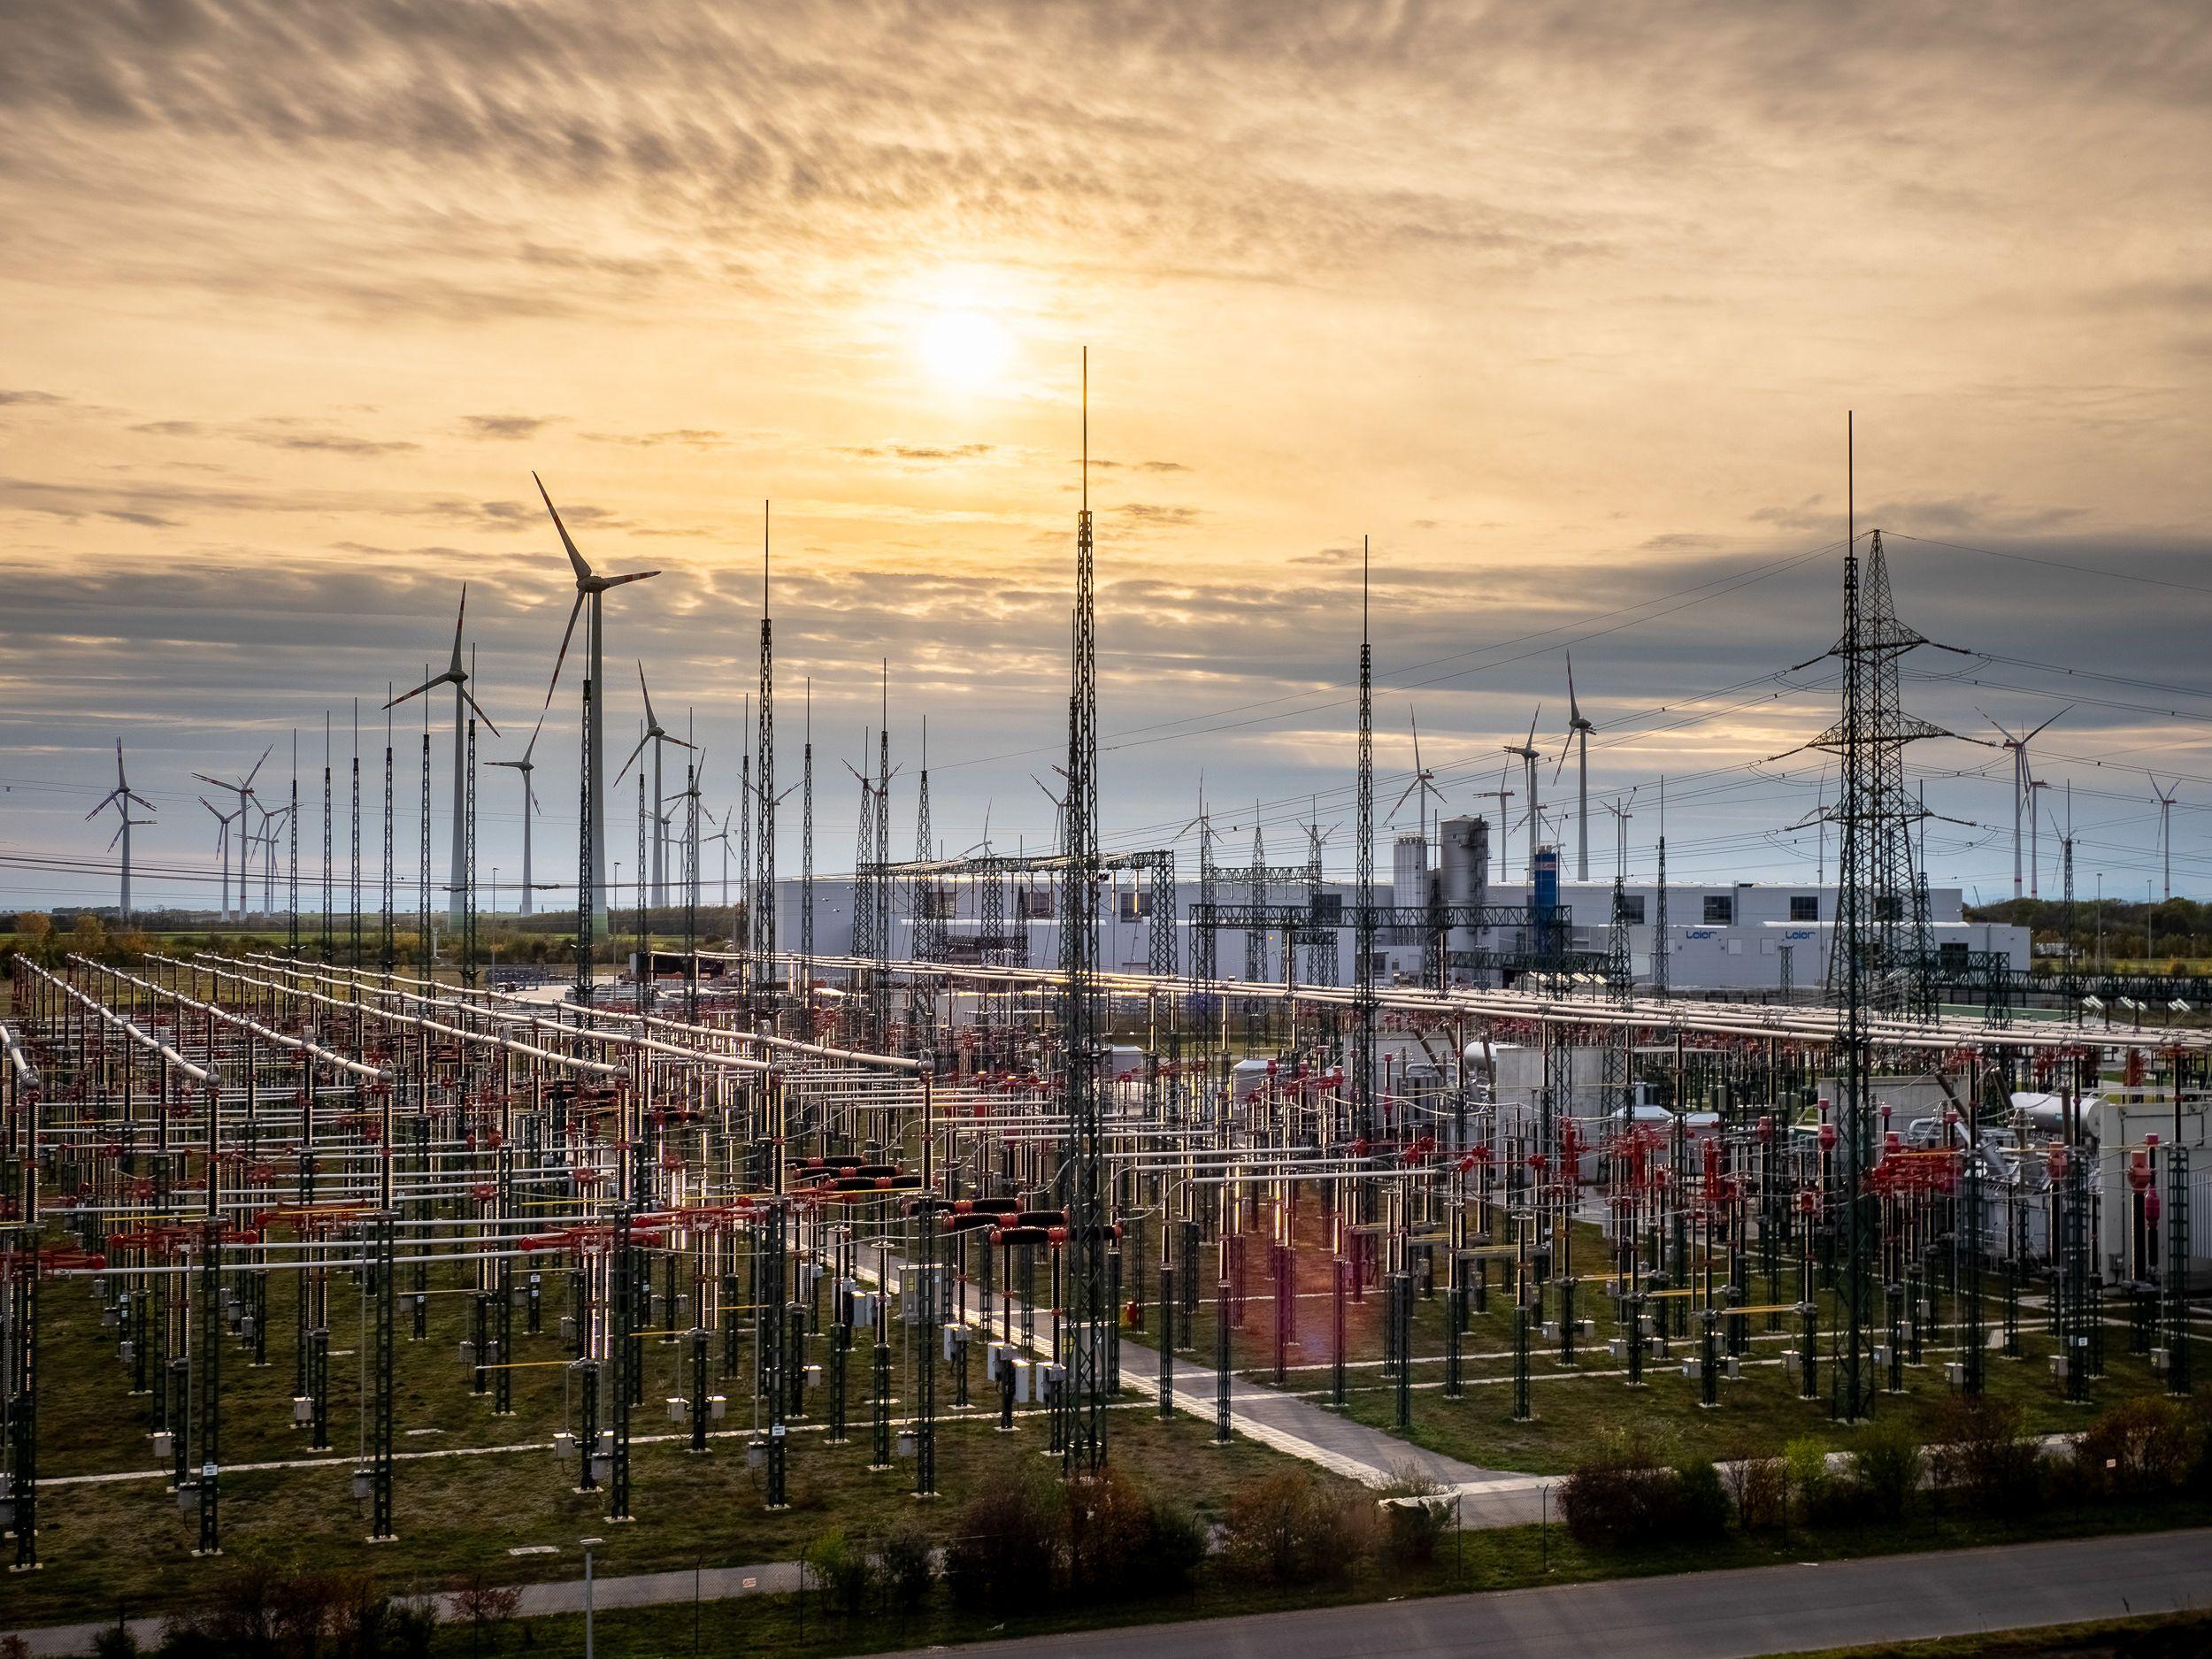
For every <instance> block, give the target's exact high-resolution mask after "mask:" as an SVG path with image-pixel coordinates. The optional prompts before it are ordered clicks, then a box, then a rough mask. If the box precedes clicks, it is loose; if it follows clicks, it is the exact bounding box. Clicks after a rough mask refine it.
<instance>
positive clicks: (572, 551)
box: [530, 472, 591, 588]
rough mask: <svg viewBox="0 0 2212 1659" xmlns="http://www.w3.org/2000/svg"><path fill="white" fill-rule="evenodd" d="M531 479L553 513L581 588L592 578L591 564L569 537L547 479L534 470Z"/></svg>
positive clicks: (554, 525) (547, 508)
mask: <svg viewBox="0 0 2212 1659" xmlns="http://www.w3.org/2000/svg"><path fill="white" fill-rule="evenodd" d="M530 481H531V482H532V483H533V484H535V485H536V486H537V487H538V495H539V496H540V497H541V499H542V500H543V501H544V503H545V510H546V511H548V512H549V513H551V514H552V515H553V527H554V528H555V529H556V530H557V531H559V532H560V533H561V545H562V547H564V548H565V549H567V550H568V562H569V564H570V565H572V566H574V568H575V571H576V585H577V586H578V587H579V588H580V587H582V586H583V585H584V584H585V583H586V582H588V581H589V580H591V566H590V565H587V564H585V563H584V556H583V555H582V554H581V553H579V552H578V551H577V550H576V543H575V542H574V541H572V540H571V539H570V537H569V534H568V526H566V525H565V524H563V523H562V522H561V511H560V509H559V508H557V507H556V506H555V505H554V504H553V497H552V496H550V495H547V494H546V493H545V480H543V479H541V478H540V477H539V476H538V475H537V474H536V473H535V472H533V473H531V474H530Z"/></svg>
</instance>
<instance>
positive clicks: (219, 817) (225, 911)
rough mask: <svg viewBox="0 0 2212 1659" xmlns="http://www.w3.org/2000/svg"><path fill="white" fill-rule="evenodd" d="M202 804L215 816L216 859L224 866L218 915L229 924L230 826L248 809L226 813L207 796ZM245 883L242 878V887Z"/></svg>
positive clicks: (236, 809)
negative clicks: (220, 904)
mask: <svg viewBox="0 0 2212 1659" xmlns="http://www.w3.org/2000/svg"><path fill="white" fill-rule="evenodd" d="M192 775H193V776H194V777H198V776H199V774H198V773H197V772H195V773H193V774H192ZM200 804H201V805H202V806H204V807H205V808H206V809H207V810H209V811H210V812H212V813H213V814H214V815H215V858H216V862H217V863H219V864H221V865H222V866H223V908H222V909H221V910H219V912H217V913H218V914H219V916H221V918H223V920H225V921H228V920H230V826H231V820H232V819H234V818H241V817H243V816H244V814H245V810H246V809H245V808H244V807H242V806H241V807H234V808H233V809H231V810H229V811H227V812H226V811H224V810H222V809H221V808H220V807H219V806H217V805H216V804H215V803H214V802H212V801H211V800H209V799H208V798H207V797H206V796H205V795H202V796H201V797H200ZM243 882H244V878H243V877H241V878H240V883H241V885H243Z"/></svg>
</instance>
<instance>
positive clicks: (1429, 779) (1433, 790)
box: [1383, 710, 1444, 861]
mask: <svg viewBox="0 0 2212 1659" xmlns="http://www.w3.org/2000/svg"><path fill="white" fill-rule="evenodd" d="M1406 720H1407V723H1408V724H1409V725H1410V726H1412V727H1413V781H1412V782H1411V783H1409V784H1408V785H1406V788H1405V794H1404V795H1400V796H1399V797H1398V799H1397V801H1396V803H1394V805H1393V806H1392V807H1391V809H1390V810H1389V812H1388V814H1387V815H1386V816H1385V818H1383V822H1384V823H1385V824H1386V825H1389V824H1394V823H1396V822H1397V820H1398V811H1399V809H1400V808H1402V807H1403V806H1404V805H1405V803H1406V802H1407V800H1408V799H1409V798H1410V799H1412V801H1413V803H1414V810H1415V813H1416V815H1417V823H1418V827H1419V829H1420V832H1421V847H1422V853H1421V856H1422V859H1423V860H1424V861H1426V859H1427V858H1428V851H1427V849H1428V844H1429V817H1428V812H1429V797H1430V796H1431V795H1434V796H1435V797H1436V806H1437V816H1438V818H1442V817H1443V809H1444V792H1443V791H1442V790H1441V789H1440V788H1438V787H1436V774H1435V772H1432V771H1431V770H1430V769H1429V768H1428V767H1426V766H1424V765H1423V764H1421V722H1420V720H1419V719H1418V718H1416V717H1415V716H1414V715H1413V713H1412V712H1411V710H1408V711H1407V715H1406Z"/></svg>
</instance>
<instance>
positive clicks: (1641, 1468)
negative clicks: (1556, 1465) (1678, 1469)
mask: <svg viewBox="0 0 2212 1659" xmlns="http://www.w3.org/2000/svg"><path fill="white" fill-rule="evenodd" d="M1680 1512H1681V1492H1680V1486H1679V1482H1678V1479H1677V1478H1676V1475H1675V1471H1673V1470H1672V1469H1670V1468H1669V1467H1668V1466H1667V1465H1666V1463H1665V1462H1664V1461H1663V1459H1662V1457H1661V1455H1660V1452H1659V1448H1658V1447H1657V1446H1656V1444H1655V1442H1654V1441H1653V1440H1652V1439H1651V1437H1650V1436H1649V1435H1648V1434H1647V1432H1645V1431H1643V1430H1641V1429H1632V1430H1628V1431H1625V1432H1618V1433H1615V1434H1612V1435H1609V1436H1608V1437H1607V1438H1606V1440H1604V1441H1603V1442H1601V1445H1600V1446H1599V1448H1598V1449H1597V1450H1596V1451H1595V1452H1594V1453H1592V1454H1591V1455H1589V1456H1587V1457H1586V1458H1584V1459H1583V1460H1582V1462H1580V1463H1577V1464H1576V1465H1575V1467H1574V1470H1573V1471H1572V1472H1571V1474H1569V1475H1568V1477H1567V1479H1565V1480H1564V1481H1563V1482H1562V1483H1561V1485H1560V1488H1559V1513H1560V1516H1561V1518H1563V1520H1564V1521H1565V1522H1566V1523H1567V1530H1568V1532H1571V1533H1572V1534H1573V1536H1574V1540H1575V1541H1576V1542H1577V1543H1578V1544H1583V1545H1586V1546H1588V1547H1590V1548H1600V1549H1602V1548H1619V1547H1620V1546H1622V1545H1624V1544H1632V1543H1640V1542H1642V1541H1644V1540H1647V1539H1653V1538H1657V1537H1659V1536H1661V1535H1663V1533H1665V1532H1667V1531H1668V1530H1670V1529H1671V1528H1672V1527H1673V1526H1675V1525H1678V1522H1679V1519H1680Z"/></svg>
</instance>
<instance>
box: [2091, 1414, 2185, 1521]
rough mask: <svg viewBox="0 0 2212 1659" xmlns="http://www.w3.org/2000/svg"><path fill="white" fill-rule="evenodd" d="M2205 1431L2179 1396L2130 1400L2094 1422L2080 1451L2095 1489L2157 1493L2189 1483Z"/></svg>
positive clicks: (2126, 1493) (2112, 1492) (2122, 1493)
mask: <svg viewBox="0 0 2212 1659" xmlns="http://www.w3.org/2000/svg"><path fill="white" fill-rule="evenodd" d="M2201 1433H2202V1431H2201V1429H2200V1427H2199V1426H2198V1425H2197V1424H2196V1423H2195V1421H2193V1417H2192V1414H2191V1412H2190V1411H2189V1409H2188V1408H2187V1407H2185V1406H2184V1405H2183V1404H2182V1403H2181V1402H2179V1401H2177V1400H2163V1399H2160V1398H2157V1397H2156V1396H2150V1397H2147V1398H2145V1399H2141V1400H2127V1401H2123V1402H2121V1403H2120V1404H2118V1405H2116V1406H2114V1407H2113V1408H2112V1409H2110V1410H2108V1411H2107V1412H2105V1413H2104V1414H2103V1415H2101V1417H2098V1419H2097V1420H2096V1421H2095V1422H2094V1423H2093V1424H2091V1425H2089V1428H2088V1430H2087V1431H2086V1432H2085V1433H2084V1434H2083V1435H2082V1437H2081V1441H2080V1444H2079V1445H2078V1447H2077V1448H2076V1450H2075V1455H2076V1457H2078V1459H2079V1460H2080V1463H2081V1465H2082V1471H2083V1473H2084V1475H2085V1477H2086V1479H2087V1480H2088V1482H2089V1483H2090V1484H2091V1486H2093V1489H2095V1490H2098V1491H2100V1492H2102V1493H2104V1494H2107V1495H2108V1496H2112V1497H2136V1498H2139V1497H2155V1496H2160V1495H2162V1494H2166V1493H2170V1492H2177V1491H2179V1490H2180V1489H2181V1487H2182V1486H2185V1485H2186V1484H2187V1483H2188V1481H2189V1479H2190V1477H2191V1476H2192V1475H2193V1473H2194V1472H2195V1470H2196V1464H2197V1460H2198V1457H2199V1455H2200V1451H2201V1446H2200V1436H2201Z"/></svg>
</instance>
